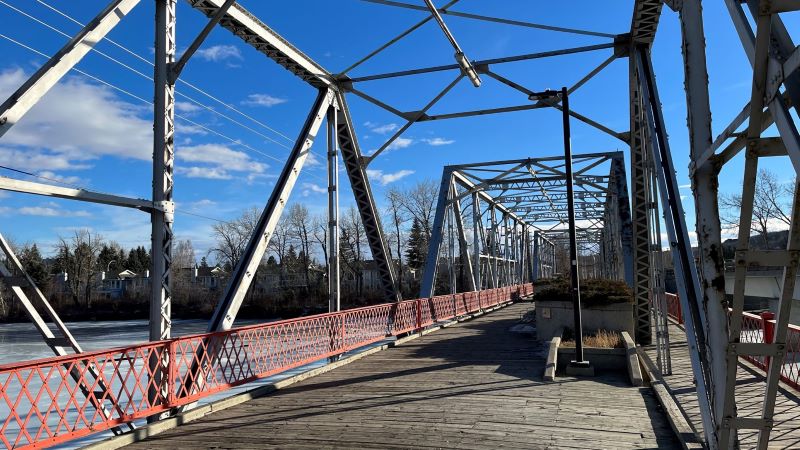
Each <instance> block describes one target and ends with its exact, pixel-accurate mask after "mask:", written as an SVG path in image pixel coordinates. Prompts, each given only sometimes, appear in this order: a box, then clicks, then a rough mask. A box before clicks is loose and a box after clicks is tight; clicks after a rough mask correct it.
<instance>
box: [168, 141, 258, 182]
mask: <svg viewBox="0 0 800 450" xmlns="http://www.w3.org/2000/svg"><path fill="white" fill-rule="evenodd" d="M176 157H177V158H178V160H180V161H185V162H187V163H189V165H188V166H187V167H183V166H181V165H180V164H178V165H176V167H175V170H176V171H177V172H178V173H180V174H183V175H186V176H187V177H189V178H208V179H212V180H228V179H231V178H233V177H234V176H238V175H235V174H234V172H238V173H239V174H246V176H247V180H248V181H252V180H254V179H255V178H257V177H259V176H264V174H265V172H266V170H267V169H268V168H269V166H268V165H267V164H264V163H261V162H258V161H254V160H253V159H252V158H250V155H248V154H247V153H244V152H241V151H238V150H233V149H231V148H230V147H227V146H225V145H220V144H200V145H193V146H184V147H178V149H177V151H176Z"/></svg>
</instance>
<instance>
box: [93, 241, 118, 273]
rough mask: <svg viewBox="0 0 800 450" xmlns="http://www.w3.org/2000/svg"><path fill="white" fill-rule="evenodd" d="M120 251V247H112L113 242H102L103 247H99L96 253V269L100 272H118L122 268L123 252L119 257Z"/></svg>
mask: <svg viewBox="0 0 800 450" xmlns="http://www.w3.org/2000/svg"><path fill="white" fill-rule="evenodd" d="M118 250H119V251H118ZM120 251H122V249H116V248H114V246H113V244H112V245H108V244H103V248H101V249H100V253H99V254H98V255H97V270H98V271H101V272H105V271H111V272H120V271H122V270H124V269H123V264H124V263H125V256H124V255H125V253H124V252H123V253H122V255H123V257H122V259H120V257H119V256H120ZM106 276H109V274H106Z"/></svg>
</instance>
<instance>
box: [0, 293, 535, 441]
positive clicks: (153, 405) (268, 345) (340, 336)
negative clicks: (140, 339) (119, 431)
mask: <svg viewBox="0 0 800 450" xmlns="http://www.w3.org/2000/svg"><path fill="white" fill-rule="evenodd" d="M532 293H533V285H532V284H525V285H519V286H514V287H506V288H498V289H492V290H485V291H477V292H467V293H461V294H455V295H441V296H436V297H433V298H426V299H417V300H407V301H403V302H400V303H390V304H381V305H376V306H368V307H364V308H357V309H350V310H347V311H342V312H338V313H329V314H320V315H316V316H309V317H302V318H298V319H291V320H284V321H280V322H271V323H268V324H263V325H253V326H247V327H241V328H235V329H232V330H230V331H224V332H218V333H206V334H197V335H192V336H185V337H180V338H177V339H171V340H167V341H160V342H151V343H146V344H141V345H135V346H132V347H126V348H117V349H112V350H104V351H97V352H87V353H81V354H78V355H70V356H65V357H58V358H48V359H41V360H36V361H28V362H23V363H13V364H6V365H2V366H0V417H2V415H6V417H5V418H3V419H0V420H2V421H1V422H0V443H2V444H3V445H4V447H5V448H7V449H18V448H42V447H48V446H51V445H55V444H59V443H63V442H66V441H70V440H73V439H76V438H79V437H83V436H87V435H89V434H92V433H96V432H98V431H102V430H107V429H110V428H113V427H115V426H118V425H121V424H123V423H126V422H131V421H134V420H136V419H141V418H144V417H148V416H151V415H153V414H157V413H161V412H165V411H169V410H170V409H172V408H175V407H177V406H181V405H185V404H188V403H192V402H195V401H197V400H199V399H202V398H205V397H208V396H210V395H212V394H215V393H218V392H221V391H224V390H226V389H229V388H231V387H233V386H237V385H241V384H245V383H248V382H251V381H254V380H257V379H260V378H264V377H268V376H271V375H274V374H277V373H280V372H284V371H287V370H289V369H293V368H296V367H299V366H303V365H305V364H309V363H312V362H314V361H319V360H321V359H324V358H327V357H329V356H333V355H337V354H341V353H344V352H347V351H350V350H354V349H356V348H359V347H363V346H366V345H370V344H372V343H375V342H379V341H381V340H383V339H385V338H386V337H388V336H396V335H400V334H404V333H407V332H411V331H417V330H420V329H422V328H424V327H427V326H430V325H432V324H434V323H436V322H439V321H443V320H449V319H452V318H454V317H458V316H460V315H465V314H467V313H471V312H475V311H478V310H480V309H483V308H489V307H492V306H496V305H498V304H501V303H505V302H508V301H512V300H514V299H515V298H518V297H519V296H525V295H529V294H532ZM153 361H169V364H167V367H168V369H166V370H165V369H159V368H158V367H160V366H159V365H158V364H149V362H153ZM90 367H93V368H94V369H95V371H96V372H97V373H98V374H99V376H98V378H94V377H92V376H90V374H89V372H90V371H89V370H88V369H89V368H90ZM151 367H156V369H151ZM71 372H75V373H77V374H78V375H79V377H77V378H78V380H79V381H78V382H76V380H75V379H73V378H74V377H71V376H70V373H71ZM81 385H84V386H89V389H88V392H82V391H81V389H80V386H81ZM101 385H105V387H106V389H105V390H101V389H99V386H101ZM148 392H150V395H148ZM112 398H113V399H115V400H116V402H117V405H115V406H118V407H117V408H112V407H111V406H112V404H111V399H112ZM96 404H100V405H104V406H105V407H106V411H107V412H106V413H105V414H104V413H103V412H101V410H100V408H97V407H95V406H94V405H96Z"/></svg>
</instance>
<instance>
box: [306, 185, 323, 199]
mask: <svg viewBox="0 0 800 450" xmlns="http://www.w3.org/2000/svg"><path fill="white" fill-rule="evenodd" d="M327 192H328V189H327V188H324V187H322V186H320V185H318V184H315V183H303V197H308V196H309V195H311V194H313V193H316V194H325V193H327Z"/></svg>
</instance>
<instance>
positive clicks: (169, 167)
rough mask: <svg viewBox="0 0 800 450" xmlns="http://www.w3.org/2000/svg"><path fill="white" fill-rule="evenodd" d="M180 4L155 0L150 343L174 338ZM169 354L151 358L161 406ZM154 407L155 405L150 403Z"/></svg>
mask: <svg viewBox="0 0 800 450" xmlns="http://www.w3.org/2000/svg"><path fill="white" fill-rule="evenodd" d="M175 3H176V0H156V8H155V9H156V17H155V25H156V26H155V34H156V36H155V69H154V77H153V78H154V84H155V98H154V101H153V203H154V204H156V205H159V206H160V207H161V208H160V209H159V210H154V211H153V212H152V213H151V216H150V220H151V223H152V234H151V247H150V248H151V250H150V251H151V260H152V262H151V264H152V271H151V275H150V285H151V297H150V336H149V337H150V340H151V341H160V340H163V339H169V337H170V326H171V318H170V316H171V310H172V305H171V303H172V292H171V290H170V281H171V268H170V265H171V263H172V236H173V234H172V223H173V218H174V203H173V201H172V188H173V169H174V158H175V148H174V133H175V84H174V82H173V81H170V79H171V77H170V76H169V70H170V67H171V65H172V64H173V63H174V62H175V6H176V5H175ZM169 364H170V361H169V355H167V354H164V355H162V356H161V357H158V356H156V357H154V358H152V359H151V360H150V370H151V373H152V374H153V377H154V382H153V383H152V384H151V386H150V389H149V392H148V398H149V400H150V401H151V402H156V401H157V400H158V399H159V398H161V399H166V398H167V393H168V392H167V390H168V389H169V388H170V386H166V385H165V384H164V380H165V379H166V377H165V374H167V373H168V369H169ZM151 404H152V403H151Z"/></svg>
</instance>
